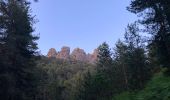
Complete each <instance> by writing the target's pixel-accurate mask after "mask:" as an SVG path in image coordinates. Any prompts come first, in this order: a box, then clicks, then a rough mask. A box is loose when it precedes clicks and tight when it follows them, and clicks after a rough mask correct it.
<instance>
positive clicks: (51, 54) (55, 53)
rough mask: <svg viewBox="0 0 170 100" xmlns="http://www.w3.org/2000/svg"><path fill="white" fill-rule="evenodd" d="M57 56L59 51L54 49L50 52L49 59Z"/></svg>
mask: <svg viewBox="0 0 170 100" xmlns="http://www.w3.org/2000/svg"><path fill="white" fill-rule="evenodd" d="M56 55H57V51H56V50H55V49H54V48H51V49H50V50H49V51H48V54H47V57H56Z"/></svg>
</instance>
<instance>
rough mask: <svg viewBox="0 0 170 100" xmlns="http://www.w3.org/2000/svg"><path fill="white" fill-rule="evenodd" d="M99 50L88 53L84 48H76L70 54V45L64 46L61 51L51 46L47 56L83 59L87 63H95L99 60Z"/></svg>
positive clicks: (72, 59) (74, 59)
mask: <svg viewBox="0 0 170 100" xmlns="http://www.w3.org/2000/svg"><path fill="white" fill-rule="evenodd" d="M97 55H98V50H97V49H95V50H94V52H93V53H92V54H86V52H85V51H84V50H83V49H80V48H75V49H74V50H73V52H72V53H71V54H70V48H69V47H66V46H64V47H62V48H61V51H59V52H56V50H55V49H54V48H51V49H50V50H49V52H48V54H47V57H55V58H57V59H63V60H71V61H81V62H87V63H95V62H96V60H97Z"/></svg>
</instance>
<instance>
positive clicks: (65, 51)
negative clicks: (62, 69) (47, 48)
mask: <svg viewBox="0 0 170 100" xmlns="http://www.w3.org/2000/svg"><path fill="white" fill-rule="evenodd" d="M56 58H58V59H64V60H69V58H70V48H69V47H66V46H64V47H62V48H61V51H60V52H58V54H57V55H56Z"/></svg>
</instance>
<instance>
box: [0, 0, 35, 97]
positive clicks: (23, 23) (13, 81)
mask: <svg viewBox="0 0 170 100" xmlns="http://www.w3.org/2000/svg"><path fill="white" fill-rule="evenodd" d="M29 4H30V3H29V2H27V1H26V0H21V1H18V0H1V1H0V59H1V63H0V64H1V65H2V66H0V67H1V68H0V77H1V78H0V84H1V86H0V87H1V90H0V99H2V100H33V98H34V97H33V94H34V91H35V85H36V84H35V83H36V82H35V81H36V78H35V74H34V72H35V62H34V60H35V59H34V58H35V54H36V53H37V52H36V50H37V44H36V42H35V40H37V39H38V37H37V36H33V34H32V32H33V31H34V29H33V26H32V25H33V24H34V19H33V17H32V16H31V15H30V13H29V12H30V8H29Z"/></svg>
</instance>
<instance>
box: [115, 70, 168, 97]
mask: <svg viewBox="0 0 170 100" xmlns="http://www.w3.org/2000/svg"><path fill="white" fill-rule="evenodd" d="M169 90H170V78H169V76H168V77H167V76H164V75H163V73H162V72H161V73H158V74H156V75H155V76H154V77H153V79H152V80H151V81H150V82H149V83H148V84H147V85H146V87H145V88H144V89H143V90H141V91H139V92H136V93H135V92H134V93H133V92H124V93H121V94H120V95H117V96H116V97H114V98H115V99H113V100H169V99H170V94H169ZM125 98H126V99H125Z"/></svg>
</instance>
